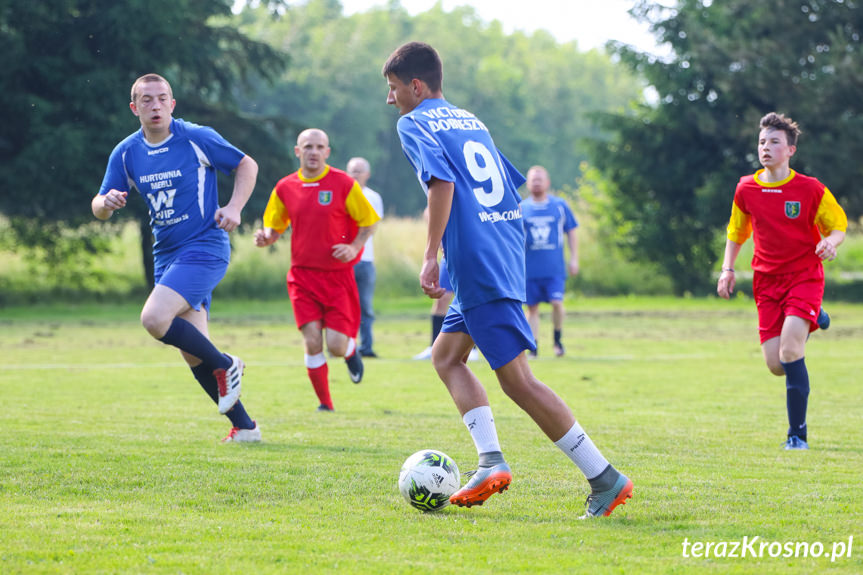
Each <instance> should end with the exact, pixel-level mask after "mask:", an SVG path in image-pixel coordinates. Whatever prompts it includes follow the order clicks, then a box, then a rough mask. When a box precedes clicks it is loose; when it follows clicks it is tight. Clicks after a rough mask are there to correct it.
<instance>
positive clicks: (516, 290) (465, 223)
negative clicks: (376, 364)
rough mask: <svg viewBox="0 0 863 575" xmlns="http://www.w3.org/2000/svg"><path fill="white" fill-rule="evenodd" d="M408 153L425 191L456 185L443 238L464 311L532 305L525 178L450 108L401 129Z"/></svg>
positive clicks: (475, 124)
mask: <svg viewBox="0 0 863 575" xmlns="http://www.w3.org/2000/svg"><path fill="white" fill-rule="evenodd" d="M398 133H399V138H400V139H401V142H402V149H403V150H404V152H405V155H406V156H407V158H408V160H409V161H410V163H411V165H412V166H413V168H414V170H415V171H416V174H417V178H418V179H419V181H420V184H421V185H422V186H423V189H424V190H425V191H426V193H428V182H429V181H430V180H431V179H432V178H437V179H439V180H442V181H445V182H452V183H453V184H454V187H455V190H454V194H453V201H452V210H451V212H450V216H449V221H448V222H447V226H446V230H445V231H444V235H443V249H444V253H445V254H446V261H447V271H448V272H449V275H450V280H451V281H452V284H453V291H454V292H455V295H456V298H457V300H458V303H459V304H460V306H461V308H462V309H470V308H472V307H475V306H477V305H480V304H483V303H486V302H490V301H494V300H497V299H503V298H508V299H514V300H517V301H524V299H525V293H524V289H525V284H524V282H525V279H524V225H523V223H522V219H521V210H520V209H519V205H518V204H519V201H520V200H521V197H520V196H519V195H518V192H517V189H518V187H519V186H521V184H522V183H524V176H522V175H521V174H520V173H519V172H518V170H516V169H515V168H514V167H513V166H512V164H510V163H509V161H508V160H507V159H506V158H505V157H504V156H503V154H501V153H500V152H499V151H498V149H497V147H496V146H495V145H494V141H492V139H491V135H490V134H489V132H488V129H487V128H486V127H485V125H484V124H483V123H482V122H480V121H479V120H478V119H477V117H476V116H474V115H473V114H472V113H470V112H468V111H466V110H462V109H460V108H457V107H455V106H453V105H452V104H450V103H449V102H447V101H446V100H443V99H439V98H433V99H428V100H424V101H423V102H421V103H420V105H419V106H417V107H416V108H415V109H414V110H412V111H411V112H409V113H407V114H405V115H404V116H402V117H401V118H399V121H398Z"/></svg>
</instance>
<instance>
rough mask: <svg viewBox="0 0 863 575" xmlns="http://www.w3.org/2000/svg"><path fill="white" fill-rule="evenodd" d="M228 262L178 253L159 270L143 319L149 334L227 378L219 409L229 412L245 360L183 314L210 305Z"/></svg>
mask: <svg viewBox="0 0 863 575" xmlns="http://www.w3.org/2000/svg"><path fill="white" fill-rule="evenodd" d="M227 265H228V264H227V262H225V261H223V260H221V259H219V258H215V257H208V256H206V255H201V254H191V255H189V256H187V257H184V256H180V257H178V258H177V259H176V260H175V261H174V262H172V263H171V264H170V265H169V266H168V267H167V268H165V269H159V270H158V271H157V276H156V282H157V283H156V286H155V287H154V288H153V291H152V292H150V295H149V297H148V298H147V301H146V302H145V303H144V307H143V309H142V310H141V323H142V325H143V326H144V328H145V329H146V330H147V332H148V333H150V335H152V336H153V337H154V338H156V339H158V340H160V341H162V342H163V343H166V344H168V345H172V346H174V347H176V348H178V349H180V350H181V351H183V352H185V353H186V354H188V355H190V356H193V357H196V358H198V359H200V360H201V361H202V362H203V363H204V365H206V366H207V368H208V369H209V370H210V371H211V372H214V373H217V377H223V378H224V380H225V385H224V386H222V388H221V389H220V396H219V413H225V412H227V411H228V410H229V409H230V408H231V407H232V406H233V405H234V404H235V403H236V402H237V399H238V398H239V397H240V392H241V389H242V371H243V365H242V361H240V360H239V359H238V358H236V357H233V356H230V355H228V354H225V353H222V352H221V351H219V349H218V348H216V346H215V345H213V343H212V342H211V341H210V339H209V338H208V337H207V336H206V335H205V334H203V333H201V331H200V330H199V329H198V328H197V327H196V326H195V325H194V324H192V323H190V322H189V321H188V320H186V319H184V317H183V315H184V314H186V313H187V312H189V311H190V310H201V309H204V308H206V306H208V305H209V301H210V294H211V293H212V291H213V288H214V287H215V286H216V285H217V284H218V283H219V280H221V278H222V277H223V276H224V274H225V271H226V269H227ZM222 392H223V393H222Z"/></svg>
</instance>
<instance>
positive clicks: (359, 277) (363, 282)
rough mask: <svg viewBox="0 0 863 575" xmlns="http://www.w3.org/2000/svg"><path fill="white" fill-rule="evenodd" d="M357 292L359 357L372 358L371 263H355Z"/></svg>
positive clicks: (372, 281)
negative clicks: (358, 298)
mask: <svg viewBox="0 0 863 575" xmlns="http://www.w3.org/2000/svg"><path fill="white" fill-rule="evenodd" d="M354 276H355V278H356V281H357V291H358V292H359V297H360V340H359V341H360V345H359V352H360V355H362V356H365V357H374V351H373V345H372V344H373V336H372V324H373V323H374V321H375V313H374V309H373V304H374V302H373V296H374V292H375V266H374V264H373V263H372V262H363V261H360V262H357V264H356V265H355V266H354Z"/></svg>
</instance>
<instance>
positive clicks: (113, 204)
mask: <svg viewBox="0 0 863 575" xmlns="http://www.w3.org/2000/svg"><path fill="white" fill-rule="evenodd" d="M128 195H129V192H121V191H120V190H113V189H112V190H108V193H107V194H105V199H104V200H102V205H103V206H104V207H105V209H106V210H111V211H112V212H113V211H114V210H119V209H120V208H125V207H126V197H127V196H128Z"/></svg>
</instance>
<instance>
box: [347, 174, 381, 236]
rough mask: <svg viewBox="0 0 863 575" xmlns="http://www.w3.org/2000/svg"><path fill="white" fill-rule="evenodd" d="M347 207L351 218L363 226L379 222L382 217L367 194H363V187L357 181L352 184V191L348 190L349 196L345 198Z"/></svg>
mask: <svg viewBox="0 0 863 575" xmlns="http://www.w3.org/2000/svg"><path fill="white" fill-rule="evenodd" d="M345 208H346V209H347V210H348V214H350V216H351V218H353V220H354V221H355V222H356V223H357V225H358V226H359V227H361V228H366V227H368V226H371V225H374V224H375V223H377V221H378V220H380V219H381V217H380V216H379V215H378V213H377V212H376V211H375V209H374V208H373V207H372V205H371V204H370V203H369V201H368V200H367V199H366V196H365V194H363V190H362V188H360V185H359V184H358V183H356V182H354V185H353V186H351V191H350V192H348V197H347V199H346V200H345Z"/></svg>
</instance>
